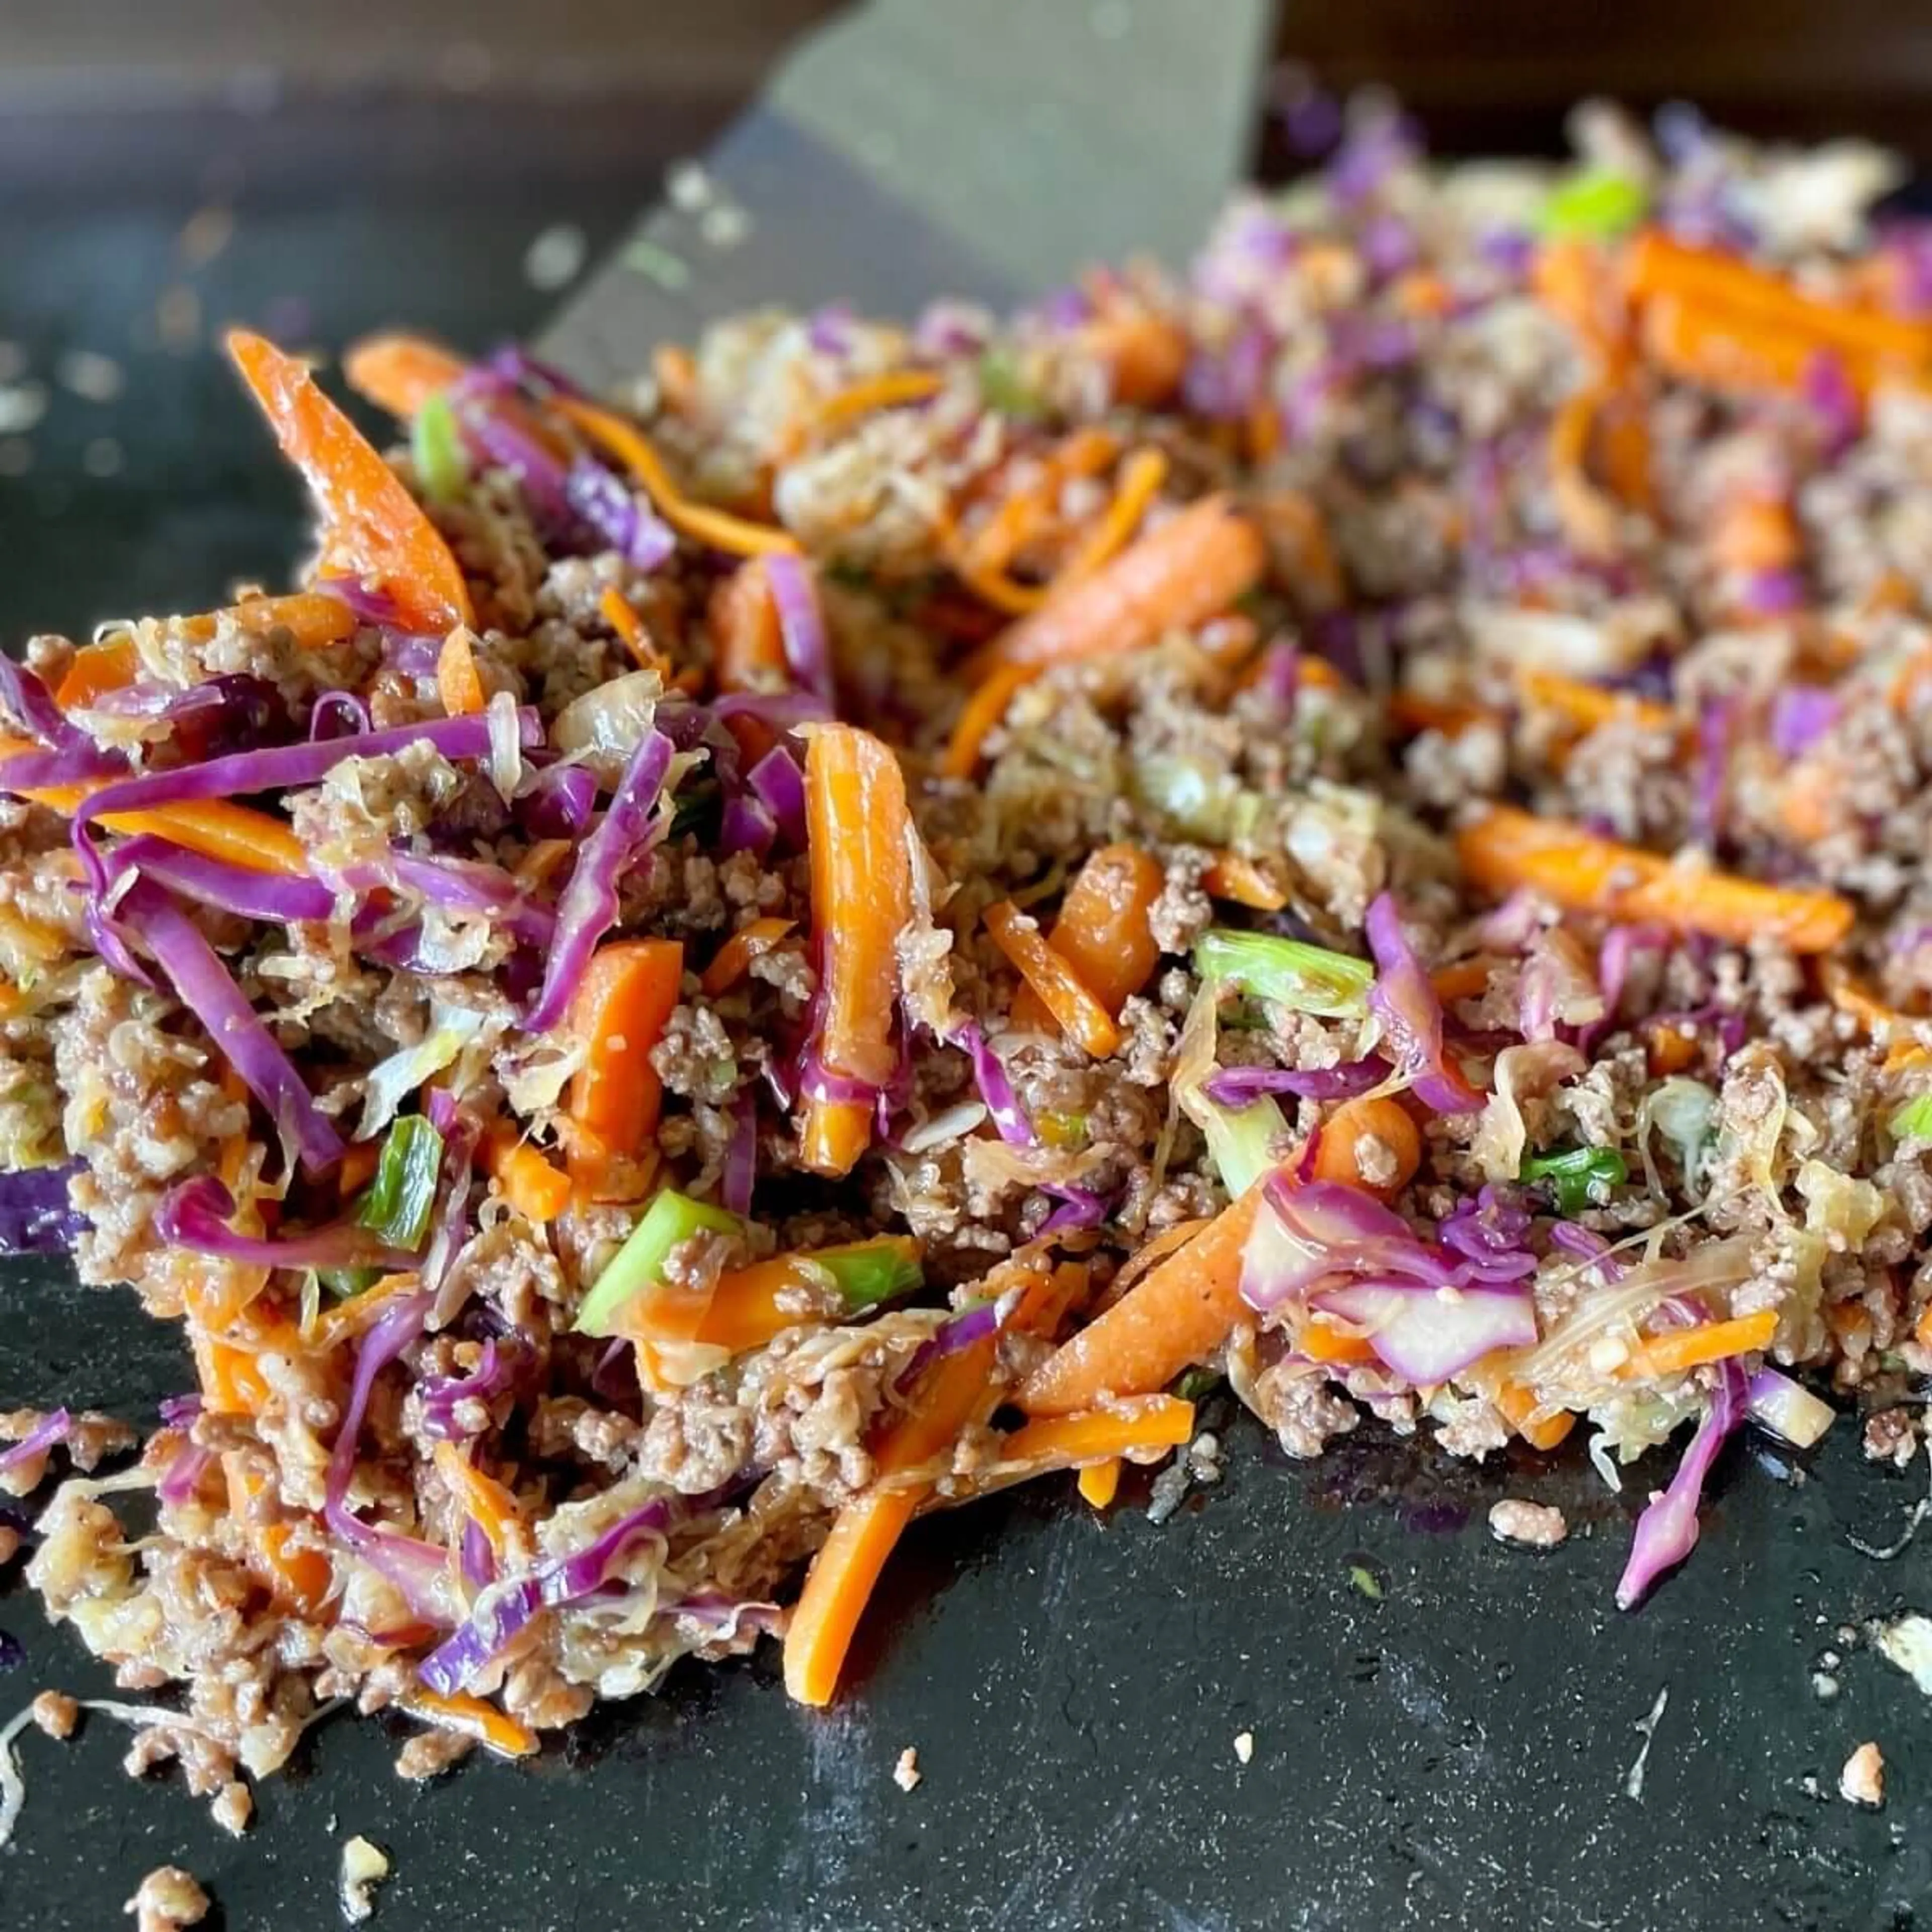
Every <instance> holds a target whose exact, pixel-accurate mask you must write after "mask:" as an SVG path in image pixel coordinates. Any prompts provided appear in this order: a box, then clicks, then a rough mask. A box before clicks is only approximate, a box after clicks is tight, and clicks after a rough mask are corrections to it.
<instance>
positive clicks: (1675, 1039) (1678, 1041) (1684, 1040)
mask: <svg viewBox="0 0 1932 1932" xmlns="http://www.w3.org/2000/svg"><path fill="white" fill-rule="evenodd" d="M1643 1045H1644V1054H1645V1057H1646V1061H1647V1062H1648V1064H1649V1068H1650V1070H1651V1072H1652V1074H1653V1075H1655V1076H1657V1077H1658V1079H1662V1078H1664V1076H1667V1075H1668V1074H1672V1073H1682V1072H1683V1071H1684V1070H1685V1067H1688V1066H1689V1065H1690V1064H1691V1062H1692V1061H1694V1060H1695V1059H1696V1058H1697V1042H1696V1040H1693V1039H1692V1038H1691V1036H1690V1035H1689V1034H1687V1033H1680V1032H1679V1031H1678V1030H1677V1028H1675V1027H1670V1026H1655V1025H1646V1026H1645V1027H1644V1028H1643Z"/></svg>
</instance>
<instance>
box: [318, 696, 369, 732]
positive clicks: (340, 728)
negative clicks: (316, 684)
mask: <svg viewBox="0 0 1932 1932" xmlns="http://www.w3.org/2000/svg"><path fill="white" fill-rule="evenodd" d="M373 728H374V727H372V726H371V724H370V722H369V707H368V705H366V704H365V703H363V701H362V699H361V698H359V697H357V696H356V694H355V692H353V691H324V692H323V694H322V695H321V696H320V697H318V698H317V700H315V704H314V709H311V711H310V712H309V714H308V735H309V736H310V738H311V739H313V740H314V741H315V742H317V743H320V744H326V743H328V742H329V740H330V739H335V738H353V737H356V736H358V735H359V734H360V733H363V732H365V731H368V730H372V729H373Z"/></svg>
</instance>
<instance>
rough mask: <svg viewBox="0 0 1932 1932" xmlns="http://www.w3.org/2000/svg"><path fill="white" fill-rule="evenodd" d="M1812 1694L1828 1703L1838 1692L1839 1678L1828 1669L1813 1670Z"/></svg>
mask: <svg viewBox="0 0 1932 1932" xmlns="http://www.w3.org/2000/svg"><path fill="white" fill-rule="evenodd" d="M1811 1694H1812V1695H1813V1696H1814V1697H1816V1698H1817V1700H1818V1701H1819V1702H1820V1703H1821V1704H1829V1703H1830V1702H1831V1701H1832V1699H1833V1698H1834V1697H1836V1696H1837V1695H1838V1679H1836V1678H1835V1677H1834V1676H1832V1673H1830V1672H1829V1670H1814V1671H1813V1672H1812V1673H1811Z"/></svg>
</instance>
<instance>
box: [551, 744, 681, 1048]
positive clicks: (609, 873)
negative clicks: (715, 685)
mask: <svg viewBox="0 0 1932 1932" xmlns="http://www.w3.org/2000/svg"><path fill="white" fill-rule="evenodd" d="M670 760H671V744H670V739H668V738H667V737H666V736H664V733H662V732H661V731H659V730H655V729H652V730H649V731H647V732H646V733H645V734H644V736H643V740H642V742H640V744H639V745H638V746H637V750H636V751H634V752H633V753H632V754H631V762H630V763H629V764H628V766H625V770H624V775H623V776H622V778H620V779H619V781H618V782H617V790H616V795H615V796H613V798H612V799H611V800H610V808H609V809H608V810H607V811H606V812H605V813H604V816H603V818H602V819H601V821H600V822H599V823H598V826H597V829H596V830H595V831H594V832H592V833H591V834H590V835H589V838H586V840H585V841H583V845H582V847H580V849H579V850H578V852H577V863H576V865H574V867H573V868H572V869H571V874H570V883H569V884H568V886H565V888H564V892H563V897H562V899H561V900H560V901H559V903H558V905H557V909H556V938H555V940H554V941H553V943H552V945H551V947H550V957H549V959H548V960H547V962H545V964H544V981H543V986H542V989H541V991H540V992H538V995H537V997H536V1000H535V1004H533V1005H532V1007H531V1008H530V1010H529V1013H527V1014H526V1016H525V1017H524V1021H523V1024H524V1025H525V1026H526V1028H529V1031H531V1032H532V1033H547V1032H549V1031H550V1029H551V1028H553V1027H554V1026H556V1025H558V1024H559V1022H561V1021H562V1019H563V1016H564V1015H565V1013H566V1012H568V1010H569V1007H570V1002H571V999H572V998H573V997H574V995H575V993H576V992H577V984H578V982H579V981H580V980H582V978H583V972H584V969H585V968H586V967H587V966H588V965H589V963H590V956H591V953H592V952H593V951H594V950H595V947H596V944H597V942H598V941H599V940H600V939H601V938H603V937H604V934H605V933H607V932H609V931H610V928H611V927H612V926H613V925H615V924H616V919H617V882H618V880H619V879H620V878H621V877H622V876H623V874H624V871H625V868H626V867H627V866H628V865H629V864H630V863H631V860H632V859H634V858H636V857H637V854H638V853H639V852H640V850H642V849H643V847H644V846H645V844H646V841H647V840H648V838H649V836H650V833H651V829H652V817H651V814H652V810H653V808H655V805H656V804H657V802H658V793H659V792H660V791H661V790H663V788H664V776H665V774H666V773H667V772H668V771H669V770H670Z"/></svg>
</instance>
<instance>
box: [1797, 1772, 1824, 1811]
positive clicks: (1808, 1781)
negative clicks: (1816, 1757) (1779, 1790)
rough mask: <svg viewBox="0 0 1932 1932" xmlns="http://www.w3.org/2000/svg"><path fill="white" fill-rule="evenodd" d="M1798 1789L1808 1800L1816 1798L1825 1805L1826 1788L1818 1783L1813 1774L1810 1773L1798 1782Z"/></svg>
mask: <svg viewBox="0 0 1932 1932" xmlns="http://www.w3.org/2000/svg"><path fill="white" fill-rule="evenodd" d="M1798 1788H1799V1790H1801V1791H1802V1792H1803V1793H1804V1794H1805V1796H1806V1797H1807V1798H1815V1799H1817V1801H1818V1802H1819V1803H1820V1804H1821V1805H1822V1804H1823V1803H1824V1802H1825V1787H1823V1785H1822V1784H1820V1783H1819V1782H1818V1780H1817V1777H1816V1776H1815V1775H1814V1774H1813V1773H1812V1772H1806V1773H1805V1775H1804V1776H1803V1777H1802V1778H1800V1779H1799V1781H1798Z"/></svg>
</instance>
